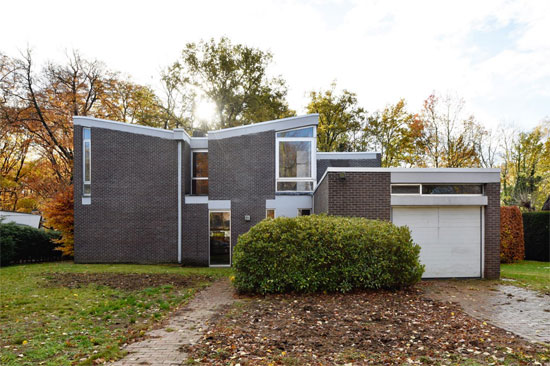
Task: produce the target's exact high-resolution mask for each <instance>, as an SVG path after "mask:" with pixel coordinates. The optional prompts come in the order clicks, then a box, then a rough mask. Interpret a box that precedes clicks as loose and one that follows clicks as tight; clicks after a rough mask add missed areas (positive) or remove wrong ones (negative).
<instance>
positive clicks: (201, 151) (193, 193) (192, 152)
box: [190, 149, 210, 196]
mask: <svg viewBox="0 0 550 366" xmlns="http://www.w3.org/2000/svg"><path fill="white" fill-rule="evenodd" d="M195 153H208V149H193V150H191V187H190V188H191V195H197V194H196V193H195V192H194V191H193V181H194V180H208V178H209V177H195V176H194V174H195V170H194V169H193V154H195ZM208 159H209V160H210V154H209V155H208ZM208 163H209V166H210V161H209V162H208ZM209 175H210V174H209ZM208 188H209V191H210V187H208ZM201 196H208V195H203V194H201Z"/></svg>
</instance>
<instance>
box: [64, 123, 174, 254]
mask: <svg viewBox="0 0 550 366" xmlns="http://www.w3.org/2000/svg"><path fill="white" fill-rule="evenodd" d="M91 136H92V137H91V139H92V140H91V145H92V149H91V151H92V155H91V157H92V163H91V168H92V169H91V173H92V176H91V178H92V195H91V205H82V148H81V146H82V127H81V126H75V134H74V146H75V147H76V148H75V166H74V183H75V204H74V211H75V213H74V215H75V261H76V262H78V263H84V262H98V263H99V262H144V263H145V262H153V263H160V262H176V261H177V214H178V211H177V177H178V175H177V142H176V141H175V140H167V139H162V138H158V137H151V136H145V135H138V134H132V133H126V132H119V131H113V130H107V129H101V128H92V129H91Z"/></svg>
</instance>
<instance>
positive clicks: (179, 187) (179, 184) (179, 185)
mask: <svg viewBox="0 0 550 366" xmlns="http://www.w3.org/2000/svg"><path fill="white" fill-rule="evenodd" d="M178 263H181V140H179V141H178Z"/></svg>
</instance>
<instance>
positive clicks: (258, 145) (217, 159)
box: [208, 131, 275, 246]
mask: <svg viewBox="0 0 550 366" xmlns="http://www.w3.org/2000/svg"><path fill="white" fill-rule="evenodd" d="M208 162H209V163H208V164H209V165H208V179H209V183H208V186H209V187H208V191H209V199H210V200H231V245H232V246H235V245H236V244H237V238H238V236H239V235H240V234H243V233H245V232H247V231H248V230H250V228H251V227H252V226H254V225H255V224H257V223H258V222H260V221H261V220H263V219H264V218H265V201H266V200H267V199H274V198H275V131H266V132H260V133H256V134H249V135H243V136H237V137H229V138H224V139H218V140H209V141H208ZM245 215H249V216H250V221H248V222H247V221H245Z"/></svg>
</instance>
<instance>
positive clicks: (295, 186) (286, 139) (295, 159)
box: [276, 127, 316, 192]
mask: <svg viewBox="0 0 550 366" xmlns="http://www.w3.org/2000/svg"><path fill="white" fill-rule="evenodd" d="M315 149H316V146H315V128H314V127H306V128H301V129H296V130H289V131H282V132H278V133H277V144H276V150H277V163H276V171H277V191H278V192H284V191H289V192H310V191H313V188H314V185H315V174H316V173H315Z"/></svg>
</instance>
